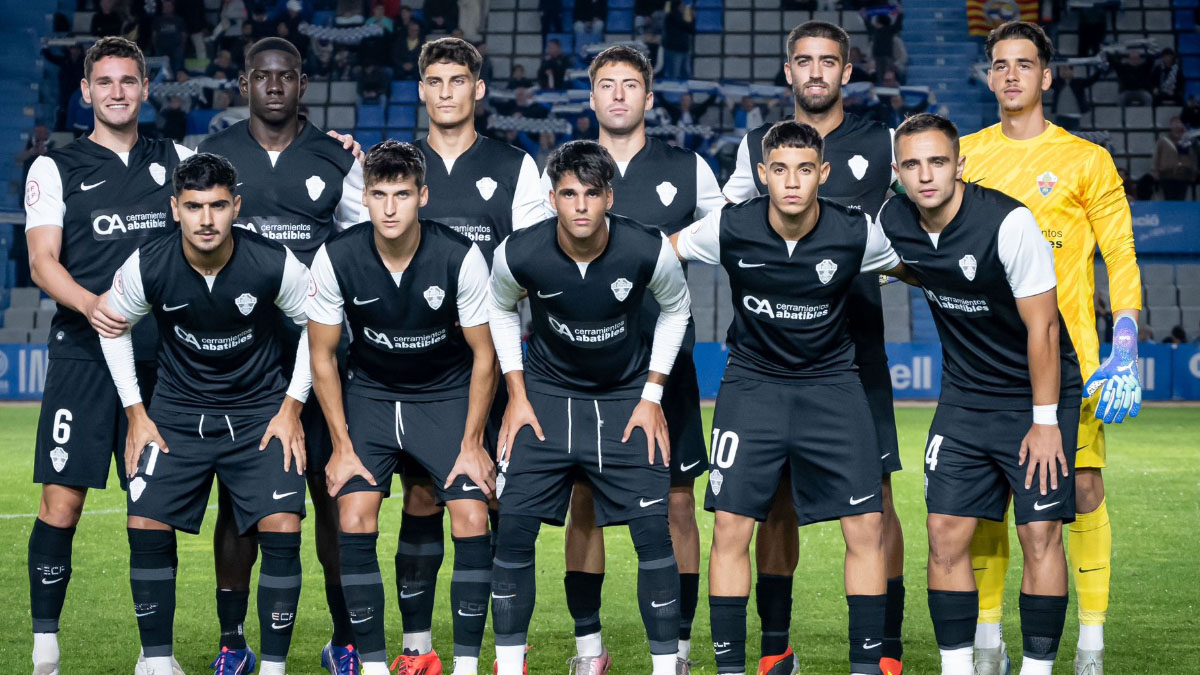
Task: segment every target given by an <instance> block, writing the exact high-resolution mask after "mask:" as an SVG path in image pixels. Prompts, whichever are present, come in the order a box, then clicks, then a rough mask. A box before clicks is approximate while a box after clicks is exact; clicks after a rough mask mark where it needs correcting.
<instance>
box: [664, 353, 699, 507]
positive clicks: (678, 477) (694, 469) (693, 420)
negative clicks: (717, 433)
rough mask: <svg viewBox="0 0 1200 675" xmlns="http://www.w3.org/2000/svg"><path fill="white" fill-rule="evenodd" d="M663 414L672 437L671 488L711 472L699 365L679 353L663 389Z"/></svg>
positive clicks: (689, 482)
mask: <svg viewBox="0 0 1200 675" xmlns="http://www.w3.org/2000/svg"><path fill="white" fill-rule="evenodd" d="M662 409H663V415H665V416H666V418H667V431H668V433H669V434H670V438H671V487H678V486H684V485H691V484H692V482H693V481H694V480H696V477H697V476H700V475H703V474H704V472H705V471H707V470H708V448H707V447H705V445H704V420H702V419H701V418H700V387H699V386H698V385H697V384H696V363H695V362H694V361H692V355H691V354H690V353H683V352H680V354H679V358H677V359H675V367H674V368H672V369H671V376H670V377H668V378H667V384H666V387H664V388H663V399H662Z"/></svg>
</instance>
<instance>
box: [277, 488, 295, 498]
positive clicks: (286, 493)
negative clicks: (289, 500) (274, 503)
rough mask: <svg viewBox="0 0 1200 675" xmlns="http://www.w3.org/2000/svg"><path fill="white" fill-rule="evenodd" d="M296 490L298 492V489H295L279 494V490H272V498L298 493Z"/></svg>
mask: <svg viewBox="0 0 1200 675" xmlns="http://www.w3.org/2000/svg"><path fill="white" fill-rule="evenodd" d="M296 492H297V491H296V490H293V491H291V492H285V493H283V494H279V493H278V492H272V493H271V499H283V498H284V497H291V496H292V495H294V494H296Z"/></svg>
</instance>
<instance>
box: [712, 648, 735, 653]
mask: <svg viewBox="0 0 1200 675" xmlns="http://www.w3.org/2000/svg"><path fill="white" fill-rule="evenodd" d="M731 651H733V650H732V649H717V650H714V651H713V654H728V653H729V652H731Z"/></svg>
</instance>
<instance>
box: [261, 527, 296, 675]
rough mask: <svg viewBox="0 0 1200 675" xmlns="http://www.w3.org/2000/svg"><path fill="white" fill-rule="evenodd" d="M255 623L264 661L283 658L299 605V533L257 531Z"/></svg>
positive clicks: (288, 646)
mask: <svg viewBox="0 0 1200 675" xmlns="http://www.w3.org/2000/svg"><path fill="white" fill-rule="evenodd" d="M258 548H259V551H260V552H261V560H262V562H261V563H259V568H258V623H259V627H260V629H259V630H260V635H261V644H262V654H261V655H260V658H261V659H262V660H263V661H264V662H267V661H273V662H280V663H281V662H284V661H287V655H288V649H289V648H290V647H291V644H292V630H293V629H294V628H295V627H296V607H297V606H298V605H299V604H300V581H301V578H302V572H301V569H300V533H299V532H259V533H258Z"/></svg>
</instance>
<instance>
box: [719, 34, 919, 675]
mask: <svg viewBox="0 0 1200 675" xmlns="http://www.w3.org/2000/svg"><path fill="white" fill-rule="evenodd" d="M849 50H850V38H849V36H847V35H846V31H844V30H842V29H841V28H840V27H838V26H835V25H833V24H829V23H825V22H821V21H808V22H805V23H802V24H800V25H799V26H797V27H796V28H794V29H793V30H792V32H791V34H789V35H788V39H787V53H786V57H787V63H786V65H785V67H784V74H785V76H786V77H787V81H788V83H789V84H790V85H791V87H792V95H793V98H794V99H795V106H794V115H795V117H794V119H795V120H796V121H797V122H804V123H805V124H808V125H810V126H812V127H813V128H815V129H816V130H817V131H819V132H820V133H821V136H822V137H823V138H824V140H825V152H824V158H825V161H826V162H828V164H829V178H828V179H827V180H826V181H825V182H824V183H822V184H821V197H823V198H825V199H830V200H833V201H835V202H837V203H838V204H841V205H842V206H849V207H856V208H859V209H861V210H863V211H864V212H866V213H868V214H871V215H874V214H876V213H878V212H879V207H880V206H883V202H884V200H885V199H887V194H888V188H889V187H890V186H891V185H892V181H893V180H894V179H895V176H894V175H893V174H892V169H891V163H892V143H891V134H890V132H889V131H888V128H887V127H886V126H884V125H882V124H880V123H878V122H873V121H870V120H867V119H865V118H862V117H858V116H857V115H854V114H853V113H848V112H845V111H844V110H843V108H842V85H844V84H846V83H848V82H849V81H850V75H851V72H852V69H853V66H852V65H851V64H850V62H849V58H848V54H849ZM770 126H771V125H770V124H764V125H762V126H761V127H759V128H757V129H754V130H752V131H751V132H750V133H748V134H746V136H745V138H743V139H742V144H741V146H739V148H738V158H737V168H736V170H735V171H734V174H733V175H732V176H730V178H729V181H728V182H726V183H725V196H726V197H728V198H729V199H730V200H731V201H734V202H739V201H743V200H746V199H750V198H752V197H756V196H758V195H762V194H766V183H765V182H764V181H763V180H762V179H761V178H759V174H758V170H757V167H758V165H759V164H761V163H762V138H763V136H764V135H766V132H767V130H768V129H769V128H770ZM851 294H852V295H851V297H852V298H853V300H852V301H851V302H850V303H849V305H848V308H847V312H848V313H847V318H848V321H849V328H850V338H851V340H853V341H854V357H855V359H854V360H855V363H856V364H857V365H858V373H859V376H860V377H861V378H862V384H863V388H864V389H865V390H866V392H867V403H868V405H870V408H871V416H872V417H873V418H874V419H875V435H876V441H877V444H878V446H879V454H880V456H881V458H882V460H883V488H882V489H883V532H884V548H885V550H886V552H887V576H888V583H887V620H886V622H885V626H884V634H883V656H884V661H883V666H882V667H883V670H884V675H900V672H901V670H902V668H903V666H902V663H901V658H902V656H903V652H904V646H903V643H902V642H901V628H902V623H903V620H904V533H903V532H902V531H901V529H900V519H899V518H898V517H897V516H896V509H895V506H894V505H893V500H892V481H891V474H892V473H893V472H895V471H899V470H900V468H901V467H900V451H899V446H898V444H897V442H896V419H895V412H894V410H893V406H892V378H891V374H890V372H889V371H888V365H887V353H886V352H885V351H884V341H883V303H882V298H881V297H880V293H879V283H878V279H877V278H876V277H875V276H874V275H869V274H865V275H862V276H861V277H859V278H858V279H856V280H855V282H854V285H853V286H852V288H851ZM789 499H790V498H789V497H788V492H787V486H786V481H785V484H784V485H781V486H780V493H779V496H778V497H777V498H776V500H775V503H774V506H773V508H772V510H771V513H770V514H769V515H768V516H767V520H766V522H764V523H762V524H760V525H759V530H758V539H757V542H756V546H757V562H758V583H757V584H756V599H757V605H758V615H759V618H760V619H761V620H762V660H761V661H759V666H758V672H759V673H760V675H768V674H769V675H790V674H791V673H794V672H795V670H796V668H797V667H798V666H797V663H796V657H795V656H794V655H793V653H792V650H791V647H789V646H788V632H789V627H790V624H791V609H792V574H793V573H794V572H795V570H796V562H797V560H798V556H799V540H798V538H797V530H796V521H795V518H794V516H793V514H792V508H791V505H790V504H789Z"/></svg>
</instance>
